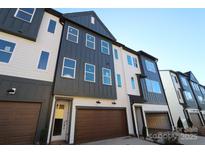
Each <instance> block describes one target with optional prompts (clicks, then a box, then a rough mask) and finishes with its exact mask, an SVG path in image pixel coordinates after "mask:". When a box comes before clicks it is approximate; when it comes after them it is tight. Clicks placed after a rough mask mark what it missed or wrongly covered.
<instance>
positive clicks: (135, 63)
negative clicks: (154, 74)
mask: <svg viewBox="0 0 205 154" xmlns="http://www.w3.org/2000/svg"><path fill="white" fill-rule="evenodd" d="M133 63H134V67H137V59H136V58H134V57H133Z"/></svg>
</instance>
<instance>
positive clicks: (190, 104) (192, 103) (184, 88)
mask: <svg viewBox="0 0 205 154" xmlns="http://www.w3.org/2000/svg"><path fill="white" fill-rule="evenodd" d="M177 76H178V79H179V83H180V86H181V88H182V89H181V90H182V95H183V98H184V102H185V103H186V106H187V107H191V108H198V106H197V102H196V100H195V98H194V94H193V92H192V89H191V86H190V84H189V81H188V80H187V78H186V76H184V75H182V74H181V73H177ZM182 77H184V78H185V79H186V81H187V83H188V86H185V85H184V84H183V83H182ZM183 91H188V92H190V93H191V95H192V98H193V100H192V101H187V99H186V96H185V95H184V92H183Z"/></svg>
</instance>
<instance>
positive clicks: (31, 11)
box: [20, 8, 34, 14]
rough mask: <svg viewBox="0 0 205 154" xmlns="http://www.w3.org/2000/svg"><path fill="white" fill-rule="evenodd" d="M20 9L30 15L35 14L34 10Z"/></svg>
mask: <svg viewBox="0 0 205 154" xmlns="http://www.w3.org/2000/svg"><path fill="white" fill-rule="evenodd" d="M20 9H21V10H23V11H25V12H27V13H30V14H33V12H34V8H20Z"/></svg>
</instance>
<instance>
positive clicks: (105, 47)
mask: <svg viewBox="0 0 205 154" xmlns="http://www.w3.org/2000/svg"><path fill="white" fill-rule="evenodd" d="M103 42H104V43H107V44H108V47H105V46H103V45H102V43H103ZM100 45H101V46H100V47H101V48H100V51H101V53H103V54H106V55H110V47H109V42H107V41H104V40H101V44H100ZM102 48H106V49H108V53H104V52H102Z"/></svg>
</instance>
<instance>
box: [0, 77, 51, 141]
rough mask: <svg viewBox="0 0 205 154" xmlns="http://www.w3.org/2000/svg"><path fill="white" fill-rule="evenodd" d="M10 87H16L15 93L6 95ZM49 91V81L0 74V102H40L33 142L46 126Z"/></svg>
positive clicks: (49, 98)
mask: <svg viewBox="0 0 205 154" xmlns="http://www.w3.org/2000/svg"><path fill="white" fill-rule="evenodd" d="M11 88H16V89H17V90H16V94H15V95H8V93H7V90H9V89H11ZM51 91H52V83H50V82H45V81H37V80H30V79H25V78H17V77H10V76H3V75H0V103H1V101H4V102H5V101H8V102H9V101H13V102H26V103H29V102H36V103H41V111H40V116H39V122H38V126H37V131H36V137H35V142H36V141H39V137H40V132H41V130H42V129H45V128H46V124H47V122H48V119H47V118H48V111H49V108H50V103H49V102H50V101H51ZM8 114H9V113H8Z"/></svg>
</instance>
